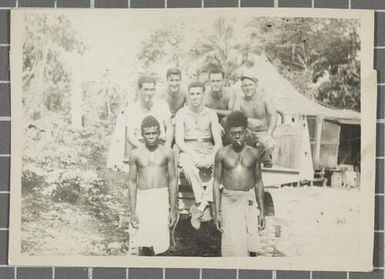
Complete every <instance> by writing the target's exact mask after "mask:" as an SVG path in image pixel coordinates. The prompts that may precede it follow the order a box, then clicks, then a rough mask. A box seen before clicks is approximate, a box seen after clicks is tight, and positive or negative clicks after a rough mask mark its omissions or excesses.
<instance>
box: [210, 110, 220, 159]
mask: <svg viewBox="0 0 385 279" xmlns="http://www.w3.org/2000/svg"><path fill="white" fill-rule="evenodd" d="M210 124H211V133H212V135H213V139H214V150H213V157H214V158H213V159H215V154H217V152H218V151H219V149H221V148H222V137H221V130H220V126H219V125H220V124H219V121H218V116H217V115H216V114H215V113H213V114H212V115H211V123H210ZM214 161H215V160H213V162H214Z"/></svg>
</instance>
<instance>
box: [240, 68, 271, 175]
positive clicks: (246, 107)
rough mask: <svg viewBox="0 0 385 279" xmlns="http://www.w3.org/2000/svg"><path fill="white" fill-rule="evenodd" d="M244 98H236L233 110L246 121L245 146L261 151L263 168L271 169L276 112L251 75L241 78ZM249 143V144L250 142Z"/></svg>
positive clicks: (256, 80)
mask: <svg viewBox="0 0 385 279" xmlns="http://www.w3.org/2000/svg"><path fill="white" fill-rule="evenodd" d="M241 81H242V90H243V93H244V96H243V97H241V98H238V100H236V102H235V104H234V110H239V111H242V112H243V113H244V114H245V115H246V117H247V118H248V119H247V122H248V128H249V131H250V134H249V135H248V136H247V139H248V140H247V144H250V145H252V146H255V147H257V148H259V149H260V150H261V151H262V157H263V159H262V160H263V165H264V167H269V168H271V167H272V157H271V154H272V152H273V150H274V141H273V138H272V135H273V132H274V130H275V127H276V125H277V111H276V109H275V107H274V105H273V102H272V101H271V99H270V97H269V96H268V95H266V94H265V93H264V92H263V91H262V90H257V89H258V79H257V78H256V77H255V76H254V75H253V74H252V73H246V74H244V75H242V76H241ZM250 141H251V142H250Z"/></svg>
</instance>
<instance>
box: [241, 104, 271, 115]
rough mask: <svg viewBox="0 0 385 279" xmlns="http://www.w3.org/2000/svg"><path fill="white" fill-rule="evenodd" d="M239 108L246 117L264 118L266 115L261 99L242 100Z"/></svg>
mask: <svg viewBox="0 0 385 279" xmlns="http://www.w3.org/2000/svg"><path fill="white" fill-rule="evenodd" d="M241 110H242V111H243V112H244V113H245V114H246V116H247V117H248V118H255V119H264V118H265V116H266V106H265V102H264V101H263V100H253V101H246V100H242V103H241Z"/></svg>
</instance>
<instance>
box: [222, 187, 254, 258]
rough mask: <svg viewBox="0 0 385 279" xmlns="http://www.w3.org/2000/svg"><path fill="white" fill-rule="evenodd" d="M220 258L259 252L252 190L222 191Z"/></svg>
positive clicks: (244, 255) (246, 255)
mask: <svg viewBox="0 0 385 279" xmlns="http://www.w3.org/2000/svg"><path fill="white" fill-rule="evenodd" d="M221 210H222V220H223V224H222V226H223V234H222V257H248V256H249V252H257V251H258V250H259V246H260V245H259V237H258V209H257V206H256V200H255V194H254V190H250V191H231V190H227V189H225V188H224V189H223V190H222V203H221Z"/></svg>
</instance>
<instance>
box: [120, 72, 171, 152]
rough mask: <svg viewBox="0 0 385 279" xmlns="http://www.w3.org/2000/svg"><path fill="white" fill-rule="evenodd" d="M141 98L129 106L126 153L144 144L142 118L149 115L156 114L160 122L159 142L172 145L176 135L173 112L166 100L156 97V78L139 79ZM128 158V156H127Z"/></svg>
mask: <svg viewBox="0 0 385 279" xmlns="http://www.w3.org/2000/svg"><path fill="white" fill-rule="evenodd" d="M138 87H139V100H138V101H136V102H135V103H134V104H132V105H130V106H129V107H128V108H127V114H126V126H127V141H128V145H127V150H126V155H128V154H129V152H130V151H131V150H132V149H135V148H137V147H139V146H142V145H143V136H142V133H141V128H140V126H141V123H142V120H143V119H144V118H145V117H146V116H149V115H152V116H154V117H155V118H156V119H157V120H158V122H159V127H160V128H159V130H160V136H159V142H160V143H163V144H165V146H168V147H170V146H171V142H172V140H173V136H174V128H173V126H172V124H171V113H170V110H169V108H168V105H167V103H166V102H165V101H164V100H161V99H157V98H154V94H155V87H156V80H155V78H153V77H150V76H142V77H141V78H139V80H138ZM126 159H127V157H126Z"/></svg>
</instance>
